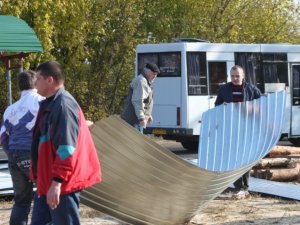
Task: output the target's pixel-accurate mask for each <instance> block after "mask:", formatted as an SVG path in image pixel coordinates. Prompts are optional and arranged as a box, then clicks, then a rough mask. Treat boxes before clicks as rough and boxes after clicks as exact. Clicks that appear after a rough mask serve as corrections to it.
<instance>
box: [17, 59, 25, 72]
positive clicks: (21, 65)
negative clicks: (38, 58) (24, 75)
mask: <svg viewBox="0 0 300 225" xmlns="http://www.w3.org/2000/svg"><path fill="white" fill-rule="evenodd" d="M18 66H19V73H21V72H23V70H24V69H23V58H22V57H21V58H19V63H18Z"/></svg>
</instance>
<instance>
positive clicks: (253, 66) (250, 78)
mask: <svg viewBox="0 0 300 225" xmlns="http://www.w3.org/2000/svg"><path fill="white" fill-rule="evenodd" d="M260 57H261V55H260V53H255V52H236V53H235V54H234V58H235V64H236V65H239V66H241V67H243V69H244V71H245V79H246V81H247V82H249V83H250V84H255V85H257V87H258V88H259V89H260V90H261V91H263V89H264V83H263V80H262V77H261V73H260Z"/></svg>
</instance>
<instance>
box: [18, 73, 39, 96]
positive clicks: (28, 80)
mask: <svg viewBox="0 0 300 225" xmlns="http://www.w3.org/2000/svg"><path fill="white" fill-rule="evenodd" d="M35 81H36V73H35V72H34V71H32V70H27V71H23V72H21V73H19V75H18V85H19V88H20V90H21V91H24V90H29V89H34V87H35Z"/></svg>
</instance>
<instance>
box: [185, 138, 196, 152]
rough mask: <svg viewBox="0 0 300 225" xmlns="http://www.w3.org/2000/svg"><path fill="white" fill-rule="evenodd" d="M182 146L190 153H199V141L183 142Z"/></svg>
mask: <svg viewBox="0 0 300 225" xmlns="http://www.w3.org/2000/svg"><path fill="white" fill-rule="evenodd" d="M181 145H182V146H183V147H184V148H185V149H187V150H190V151H193V152H197V151H198V145H199V142H198V141H181Z"/></svg>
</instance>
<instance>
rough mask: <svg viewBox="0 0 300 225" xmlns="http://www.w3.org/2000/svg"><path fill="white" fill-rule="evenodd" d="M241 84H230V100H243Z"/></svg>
mask: <svg viewBox="0 0 300 225" xmlns="http://www.w3.org/2000/svg"><path fill="white" fill-rule="evenodd" d="M243 101H244V94H243V85H232V102H243Z"/></svg>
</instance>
